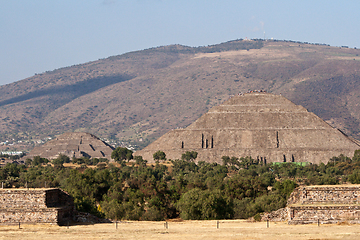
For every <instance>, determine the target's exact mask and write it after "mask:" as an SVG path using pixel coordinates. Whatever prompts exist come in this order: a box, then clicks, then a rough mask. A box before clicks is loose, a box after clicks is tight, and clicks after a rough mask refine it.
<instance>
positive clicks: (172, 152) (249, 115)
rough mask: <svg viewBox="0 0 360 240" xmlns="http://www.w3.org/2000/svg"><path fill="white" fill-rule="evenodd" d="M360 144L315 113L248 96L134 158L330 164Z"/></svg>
mask: <svg viewBox="0 0 360 240" xmlns="http://www.w3.org/2000/svg"><path fill="white" fill-rule="evenodd" d="M359 148H360V145H359V144H358V142H357V141H356V140H353V139H350V138H349V137H347V136H346V135H344V134H343V133H342V132H341V131H339V130H337V129H335V128H333V127H331V126H330V125H329V124H327V123H326V122H325V121H323V120H322V119H321V118H319V117H318V116H316V115H315V114H314V113H311V112H308V111H307V110H306V109H305V108H304V107H302V106H299V105H296V104H294V103H292V102H291V101H289V100H288V99H286V98H285V97H283V96H281V95H274V94H270V93H263V92H261V93H257V92H255V93H247V94H243V95H238V96H234V97H232V98H230V99H229V100H228V101H226V102H224V103H223V104H221V105H219V106H216V107H213V108H212V109H210V110H209V111H208V112H207V113H206V114H204V115H203V116H201V117H200V118H199V119H197V120H196V121H195V122H194V123H192V124H191V125H190V126H188V127H187V128H185V129H176V130H172V131H170V132H168V133H166V134H165V135H163V136H162V137H160V138H159V139H157V140H156V141H155V142H153V143H151V144H150V145H149V146H147V147H146V148H144V149H143V150H140V151H137V152H136V153H135V154H134V155H141V156H142V157H143V158H144V159H146V160H148V161H153V154H154V153H155V152H156V151H159V150H161V151H164V152H165V153H166V156H167V158H168V159H180V158H181V155H182V154H183V153H185V152H186V151H196V152H198V157H197V161H206V162H217V163H221V157H222V156H229V157H233V156H234V157H239V158H240V157H246V156H251V157H252V158H254V159H257V160H259V161H263V162H267V163H268V162H311V163H320V162H323V163H327V162H328V161H329V159H330V158H331V157H334V156H339V155H340V154H344V155H347V156H352V155H353V154H354V151H355V150H357V149H359Z"/></svg>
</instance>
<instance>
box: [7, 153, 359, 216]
mask: <svg viewBox="0 0 360 240" xmlns="http://www.w3.org/2000/svg"><path fill="white" fill-rule="evenodd" d="M112 157H113V158H114V159H115V160H116V161H117V162H118V163H120V164H118V165H117V164H113V163H108V162H106V161H105V160H103V159H101V160H100V159H98V160H91V161H90V160H86V159H74V160H73V162H77V163H81V164H80V165H79V166H78V167H76V168H69V167H64V163H65V162H67V161H68V160H69V159H68V158H67V157H66V156H59V158H57V159H54V160H52V161H51V163H52V164H50V162H49V160H47V159H43V158H40V157H35V158H34V159H33V160H29V161H26V165H17V164H10V163H9V164H7V165H5V166H3V167H1V168H0V181H1V182H2V183H3V185H4V187H24V186H27V187H44V186H47V187H59V188H62V189H64V190H65V191H66V192H68V193H69V194H70V195H71V196H72V197H73V198H74V203H75V206H76V209H77V210H78V211H83V212H89V213H92V214H95V215H97V216H100V217H106V218H109V219H118V220H120V219H128V220H164V219H170V218H177V217H181V218H182V219H233V218H248V217H251V216H255V215H258V214H260V213H262V212H270V211H274V210H277V209H279V208H282V207H284V206H285V205H286V201H287V198H288V197H289V195H290V194H291V192H292V191H293V189H294V188H295V187H296V186H298V185H299V184H302V185H321V184H330V185H331V184H342V183H349V182H350V183H360V151H356V152H355V154H354V156H353V157H352V158H349V157H346V156H343V155H340V156H338V157H333V158H331V159H330V161H329V162H328V163H327V164H323V163H321V164H308V165H306V166H301V165H297V164H294V163H282V164H272V163H268V164H264V163H263V162H259V161H257V160H255V159H252V158H251V157H245V158H236V157H229V156H223V157H222V164H217V163H207V162H202V161H200V162H197V163H196V162H195V160H196V157H197V153H196V152H186V153H184V154H183V155H182V158H181V159H176V160H166V154H165V153H163V152H161V151H159V152H158V153H156V154H154V159H155V160H156V163H155V164H148V163H147V161H146V160H144V159H143V158H142V157H140V156H137V157H135V158H133V156H132V152H131V151H127V150H125V149H121V148H117V149H115V151H114V152H113V156H112ZM85 162H87V163H89V165H91V164H93V163H95V162H97V165H96V166H97V167H90V166H89V165H86V164H85Z"/></svg>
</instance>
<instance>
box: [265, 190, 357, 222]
mask: <svg viewBox="0 0 360 240" xmlns="http://www.w3.org/2000/svg"><path fill="white" fill-rule="evenodd" d="M262 220H270V221H288V222H289V224H307V223H339V222H345V221H346V222H349V223H360V185H331V186H330V185H318V186H302V187H298V188H296V189H295V190H294V191H293V193H292V194H291V195H290V198H289V199H288V202H287V206H286V208H283V209H279V210H277V211H275V212H272V213H266V214H264V215H263V217H262Z"/></svg>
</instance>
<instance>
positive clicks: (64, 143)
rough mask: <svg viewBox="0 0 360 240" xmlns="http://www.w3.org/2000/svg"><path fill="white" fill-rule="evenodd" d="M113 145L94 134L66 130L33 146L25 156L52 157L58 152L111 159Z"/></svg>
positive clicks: (67, 154)
mask: <svg viewBox="0 0 360 240" xmlns="http://www.w3.org/2000/svg"><path fill="white" fill-rule="evenodd" d="M112 151H113V147H111V146H110V145H108V144H107V143H105V142H103V141H101V140H100V139H99V138H97V137H96V136H94V135H92V134H90V133H84V132H67V133H64V134H62V135H60V136H58V137H57V138H55V139H53V140H51V141H49V142H47V143H45V144H44V145H41V146H38V147H35V148H34V149H33V150H32V151H31V152H30V154H29V155H28V156H26V158H32V157H34V156H40V157H43V158H48V159H54V158H57V157H58V156H59V154H63V155H66V156H68V157H70V158H73V157H76V158H80V157H88V158H107V159H109V160H110V159H111V153H112Z"/></svg>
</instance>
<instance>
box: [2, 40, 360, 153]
mask: <svg viewBox="0 0 360 240" xmlns="http://www.w3.org/2000/svg"><path fill="white" fill-rule="evenodd" d="M247 50H249V51H247ZM359 53H360V50H359V49H351V48H338V47H330V46H327V45H324V44H307V43H301V42H293V41H263V40H252V41H246V40H235V41H230V42H227V43H222V44H217V45H212V46H206V47H186V46H180V45H171V46H164V47H158V48H152V49H147V50H143V51H137V52H132V53H127V54H123V55H120V56H114V57H110V58H107V59H101V60H98V61H94V62H89V63H86V64H81V65H75V66H71V67H67V68H63V69H58V70H55V71H50V72H46V73H43V74H38V75H36V76H33V77H30V78H28V79H24V80H22V81H19V82H16V83H12V84H8V85H4V86H0V115H1V117H0V118H1V120H2V121H0V133H1V136H2V138H3V139H4V140H5V139H9V140H12V139H15V140H21V139H31V138H33V139H40V138H43V137H48V136H54V135H59V134H62V133H63V132H66V131H86V132H90V133H93V134H95V135H97V136H99V137H106V138H108V139H110V140H112V141H116V142H119V143H124V144H119V145H126V144H129V143H132V144H133V145H138V146H139V148H142V147H145V146H146V145H148V144H149V143H150V142H152V141H153V140H155V139H156V138H158V137H159V136H161V135H163V134H164V133H166V132H167V131H169V130H170V129H174V128H177V127H185V126H187V125H189V124H190V123H192V122H193V121H194V120H196V119H197V118H198V117H199V116H201V115H202V114H204V113H205V112H206V111H207V110H208V109H210V108H211V107H212V106H214V105H217V104H219V103H221V102H223V101H224V100H226V99H227V98H228V97H229V96H230V95H234V94H237V93H239V92H246V91H247V90H249V89H266V90H267V91H268V92H272V93H281V94H282V95H284V96H285V97H287V98H289V99H290V100H291V101H293V102H295V103H296V104H300V105H303V106H305V107H306V108H308V109H309V110H310V111H313V112H314V113H315V114H317V115H318V116H320V117H321V118H323V119H324V120H326V121H327V122H329V123H330V124H332V125H333V126H335V127H338V128H340V129H342V131H344V132H345V133H346V134H348V135H351V136H353V137H355V138H358V139H359V138H360V137H359V132H358V129H360V127H359V124H360V109H359V106H358V104H357V103H358V102H359V98H360V95H359V92H360V89H359V88H360V84H359V81H360V73H359V72H358V69H359V67H360V61H359V60H360V57H359ZM29 147H32V145H31V146H30V145H29Z"/></svg>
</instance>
